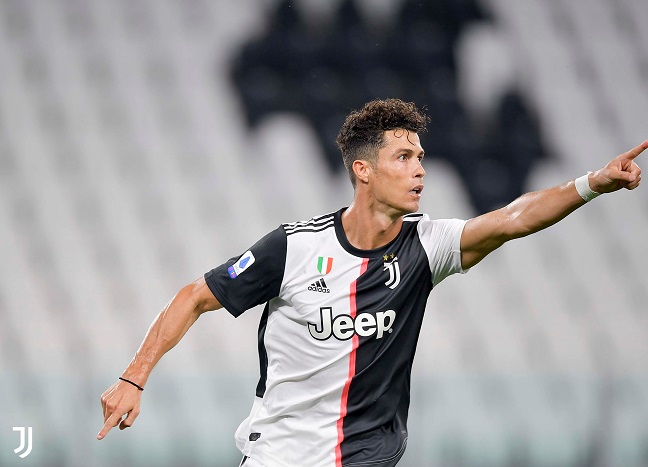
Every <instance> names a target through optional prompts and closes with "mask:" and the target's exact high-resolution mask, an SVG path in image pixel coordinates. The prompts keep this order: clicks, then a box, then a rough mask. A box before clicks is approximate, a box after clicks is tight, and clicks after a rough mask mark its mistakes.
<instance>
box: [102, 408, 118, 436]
mask: <svg viewBox="0 0 648 467" xmlns="http://www.w3.org/2000/svg"><path fill="white" fill-rule="evenodd" d="M117 413H118V412H113V414H112V415H111V416H110V417H108V420H106V423H104V426H103V427H102V428H101V431H100V432H99V434H97V439H99V440H101V439H104V438H105V437H106V435H107V434H108V432H109V431H110V430H112V429H113V428H114V427H116V426H117V425H119V422H120V421H121V416H118V415H117Z"/></svg>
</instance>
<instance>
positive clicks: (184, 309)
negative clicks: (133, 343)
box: [123, 286, 202, 386]
mask: <svg viewBox="0 0 648 467" xmlns="http://www.w3.org/2000/svg"><path fill="white" fill-rule="evenodd" d="M191 287H192V286H187V287H184V288H183V289H182V290H180V292H178V294H177V295H176V296H175V297H174V298H173V300H171V301H170V302H169V303H168V304H167V305H166V306H165V307H164V309H163V310H162V311H161V312H160V313H159V314H158V315H157V317H156V318H155V320H154V321H153V323H152V324H151V327H150V328H149V330H148V332H147V333H146V337H145V338H144V341H143V342H142V344H141V345H140V347H139V349H138V350H137V353H136V354H135V357H134V358H133V360H132V361H131V363H130V364H129V365H128V368H127V369H126V371H124V373H123V377H124V378H126V379H129V380H131V381H134V382H136V383H137V384H139V385H140V386H144V384H145V383H146V380H147V379H148V377H149V375H150V373H151V371H152V370H153V367H155V365H156V364H157V362H158V361H159V360H160V358H162V356H163V355H164V354H165V353H166V352H168V351H169V350H171V349H172V348H173V347H175V345H176V344H177V343H178V342H180V339H182V337H183V336H184V335H185V334H186V332H187V331H188V330H189V328H190V327H191V326H192V325H193V323H195V322H196V320H197V319H198V317H199V316H200V314H201V313H202V311H201V310H200V309H199V306H198V304H197V303H196V301H195V300H194V299H193V298H192V293H191Z"/></svg>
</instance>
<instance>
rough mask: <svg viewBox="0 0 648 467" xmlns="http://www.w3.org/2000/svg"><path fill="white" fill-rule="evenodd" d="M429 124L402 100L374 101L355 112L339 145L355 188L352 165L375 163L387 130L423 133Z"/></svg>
mask: <svg viewBox="0 0 648 467" xmlns="http://www.w3.org/2000/svg"><path fill="white" fill-rule="evenodd" d="M429 121H430V118H429V117H428V116H427V115H426V114H425V113H423V112H422V111H421V110H419V109H417V108H416V105H414V103H413V102H404V101H402V100H400V99H384V100H374V101H371V102H368V103H366V104H365V105H364V107H362V109H360V110H354V111H352V112H351V113H350V114H349V115H348V116H347V118H346V120H345V121H344V124H343V125H342V128H340V133H339V134H338V136H337V139H336V142H337V145H338V148H340V151H341V152H342V160H343V161H344V166H345V167H346V169H347V171H348V172H349V177H350V178H351V184H352V185H353V187H354V188H355V186H356V179H355V174H354V173H353V168H352V166H353V162H354V161H356V160H358V159H362V160H367V161H370V162H372V163H375V162H376V158H377V156H378V150H379V149H380V148H381V147H383V146H384V144H385V138H384V135H385V131H388V130H394V129H396V128H402V129H404V130H408V131H411V132H414V133H422V132H424V131H425V129H426V125H427V123H428V122H429Z"/></svg>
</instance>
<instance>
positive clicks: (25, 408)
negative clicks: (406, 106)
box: [0, 0, 648, 467]
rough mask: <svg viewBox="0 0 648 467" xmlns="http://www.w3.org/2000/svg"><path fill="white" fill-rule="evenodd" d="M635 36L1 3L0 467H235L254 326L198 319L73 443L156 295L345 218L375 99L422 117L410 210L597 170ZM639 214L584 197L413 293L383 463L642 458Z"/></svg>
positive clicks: (474, 20)
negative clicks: (305, 228) (403, 371)
mask: <svg viewBox="0 0 648 467" xmlns="http://www.w3.org/2000/svg"><path fill="white" fill-rule="evenodd" d="M646 24H648V2H646V1H645V0H443V1H434V2H431V1H430V2H428V1H417V2H414V1H409V0H398V1H397V0H365V1H360V0H358V1H355V2H350V1H347V0H337V1H334V2H321V1H318V0H308V1H307V0H301V1H297V0H295V1H293V2H285V1H282V2H280V1H274V0H240V1H238V2H227V1H224V0H214V1H211V0H116V1H100V0H92V1H86V0H0V264H1V266H0V268H1V269H0V465H7V466H13V465H38V466H87V465H91V466H107V465H124V466H179V465H182V466H194V465H195V466H203V465H204V466H207V465H211V466H233V465H237V462H238V460H239V459H240V456H239V454H238V453H237V451H236V449H235V447H234V442H233V433H234V430H235V428H236V426H237V425H238V423H239V422H240V421H241V420H242V419H243V418H244V417H245V416H246V415H247V413H248V411H249V408H250V406H251V402H252V397H253V392H254V387H255V383H256V378H257V369H258V364H257V355H256V327H257V322H258V319H259V316H260V310H258V309H255V310H250V311H249V312H248V313H246V314H245V315H244V316H242V317H241V318H239V319H236V320H235V319H233V318H232V317H231V316H229V314H227V313H226V312H216V313H212V314H208V315H205V316H203V317H202V318H201V319H200V320H199V322H198V323H197V324H196V325H195V326H194V328H193V329H191V330H190V332H189V333H188V335H187V337H186V338H185V339H184V340H183V341H182V342H181V344H180V345H179V346H178V347H177V348H176V349H174V350H173V351H172V352H170V353H169V354H168V355H167V356H166V357H165V358H164V359H163V360H162V362H161V363H160V364H159V366H158V367H157V368H156V370H155V371H154V373H153V376H152V377H151V378H150V380H149V382H148V385H147V389H146V392H145V393H144V401H143V406H142V414H141V415H140V418H139V419H138V420H137V423H136V425H135V426H134V427H133V428H131V429H130V430H128V431H126V432H119V431H117V430H115V431H113V432H111V433H110V434H109V436H108V437H107V438H106V439H105V440H103V441H101V442H98V441H96V440H95V435H96V433H97V432H98V431H99V429H100V427H101V425H102V416H101V410H100V405H99V396H100V394H101V393H102V392H103V391H104V390H105V389H106V388H107V387H108V386H109V385H110V384H112V383H113V382H114V381H115V380H116V378H117V377H118V376H119V375H120V374H121V372H122V370H123V369H124V367H125V366H126V365H127V364H128V362H129V361H130V358H131V357H132V355H133V353H134V352H135V350H136V349H137V347H138V345H139V343H140V341H141V339H142V337H143V336H144V334H145V332H146V330H147V327H148V325H149V324H150V322H151V321H152V319H153V318H154V316H155V315H156V314H157V312H158V311H159V310H160V309H161V308H162V307H163V306H164V304H165V303H166V302H167V301H168V300H169V299H170V298H171V296H172V295H173V294H174V293H175V292H176V291H177V290H178V289H179V288H180V287H181V286H183V285H184V284H186V283H188V282H190V281H192V280H193V279H195V278H197V277H198V276H200V275H201V274H202V273H204V272H205V271H207V270H209V269H211V268H212V267H214V266H216V265H218V264H220V263H221V262H223V261H224V260H225V259H227V258H229V257H230V256H234V255H235V254H239V253H241V252H243V251H244V250H245V249H246V248H247V247H248V246H249V245H250V244H252V243H253V242H254V241H256V239H258V238H259V237H260V236H262V235H263V234H265V233H266V232H267V231H269V230H271V229H273V228H275V227H276V226H277V225H278V224H279V223H281V222H286V221H294V220H300V219H306V218H310V217H311V216H312V215H315V214H321V213H326V212H330V211H333V210H336V209H338V208H339V207H340V206H343V205H346V204H347V203H348V202H349V200H350V199H351V196H352V192H351V188H350V184H349V183H348V180H347V176H346V174H345V173H344V172H343V171H342V170H341V165H340V163H339V162H338V160H337V157H338V156H337V153H336V151H335V149H334V146H333V141H334V137H335V134H336V133H337V130H338V128H339V125H340V124H341V122H342V118H343V116H344V115H345V114H346V113H347V112H348V111H349V110H350V109H351V108H355V107H357V106H359V105H361V104H362V103H363V102H364V101H366V100H368V99H371V98H374V97H402V98H405V99H410V100H414V101H416V102H417V104H418V105H425V106H427V108H428V111H429V113H430V115H431V116H432V117H433V122H432V124H431V125H430V131H429V133H428V134H427V135H426V137H425V139H424V146H425V147H426V150H427V153H428V157H426V162H425V164H426V170H427V176H426V190H425V196H424V201H423V203H422V211H424V212H427V213H429V214H430V215H431V216H432V217H437V218H439V217H460V218H469V217H472V216H474V215H476V214H477V213H479V212H483V211H485V210H489V209H492V208H495V207H498V206H501V205H502V204H504V203H506V202H508V201H510V200H512V199H513V198H514V197H515V196H517V195H518V194H520V193H521V192H524V191H529V190H534V189H540V188H545V187H548V186H551V185H555V184H558V183H561V182H563V181H565V180H568V179H573V178H575V177H576V176H579V175H581V174H583V173H584V172H585V171H587V170H593V169H596V168H598V167H599V166H601V165H602V164H604V163H606V162H607V161H608V160H609V159H610V158H611V157H613V156H615V155H616V154H618V153H619V152H621V151H625V150H626V149H629V148H630V147H632V146H635V145H637V144H639V143H640V142H641V141H643V140H644V139H646V138H648V117H647V113H646V109H648V28H646ZM645 159H646V157H645V156H644V157H643V161H641V160H640V161H639V162H640V164H641V163H643V164H644V165H646V166H648V162H646V160H645ZM646 206H648V187H645V186H642V187H641V188H640V189H638V190H637V191H635V192H632V193H629V192H625V191H624V192H620V193H617V194H615V195H613V196H604V197H601V198H599V199H597V200H596V201H594V202H592V203H590V205H588V206H586V207H585V208H584V209H582V210H581V211H580V212H577V213H576V214H575V215H573V216H571V217H569V218H567V219H566V220H565V221H563V222H561V223H560V224H559V225H557V226H555V227H553V228H551V229H549V230H547V231H545V232H542V233H540V234H537V235H535V236H533V237H531V238H527V239H522V240H518V241H516V242H513V243H512V244H510V245H507V246H505V247H504V248H503V249H502V250H501V251H498V252H496V253H494V254H493V255H492V256H491V257H489V258H488V259H487V260H485V261H484V263H483V264H480V265H479V266H478V267H476V268H475V269H474V270H472V271H471V272H470V273H469V274H468V275H466V276H462V277H453V278H450V279H448V280H447V281H445V282H444V283H443V285H442V286H441V287H439V288H438V290H435V291H434V292H433V293H432V295H431V298H430V301H429V310H428V318H427V320H426V321H425V323H424V329H423V331H422V333H421V340H420V343H419V351H418V355H417V358H416V363H415V367H414V375H413V384H412V395H413V397H412V406H411V414H410V423H409V425H410V440H409V446H408V449H407V452H406V454H405V457H404V458H403V460H402V462H401V465H403V466H405V467H408V466H551V467H557V466H642V465H648V423H647V421H646V420H648V313H647V311H648V309H647V308H648V278H647V274H646V270H645V264H646V263H647V260H648V248H647V247H646V238H647V237H646V235H647V234H648V209H647V208H646ZM14 426H32V427H33V433H34V435H33V451H32V453H31V454H30V455H29V456H28V457H26V458H25V459H19V458H18V456H17V455H16V454H15V453H14V452H13V450H14V448H16V447H17V445H18V441H19V440H18V434H17V432H14V431H12V427H14ZM305 467H308V466H305Z"/></svg>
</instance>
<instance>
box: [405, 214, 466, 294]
mask: <svg viewBox="0 0 648 467" xmlns="http://www.w3.org/2000/svg"><path fill="white" fill-rule="evenodd" d="M465 225H466V221H465V220H461V219H437V220H430V219H429V218H427V216H425V218H424V219H422V220H421V221H419V223H418V227H417V228H418V234H419V238H420V240H421V243H422V245H423V248H424V249H425V252H426V254H427V257H428V261H429V263H430V271H431V273H432V285H433V286H436V285H437V284H438V283H440V282H441V281H442V280H443V279H445V278H446V277H448V276H450V275H452V274H455V273H458V272H459V273H465V272H468V270H463V269H462V268H461V234H462V232H463V229H464V226H465Z"/></svg>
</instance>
